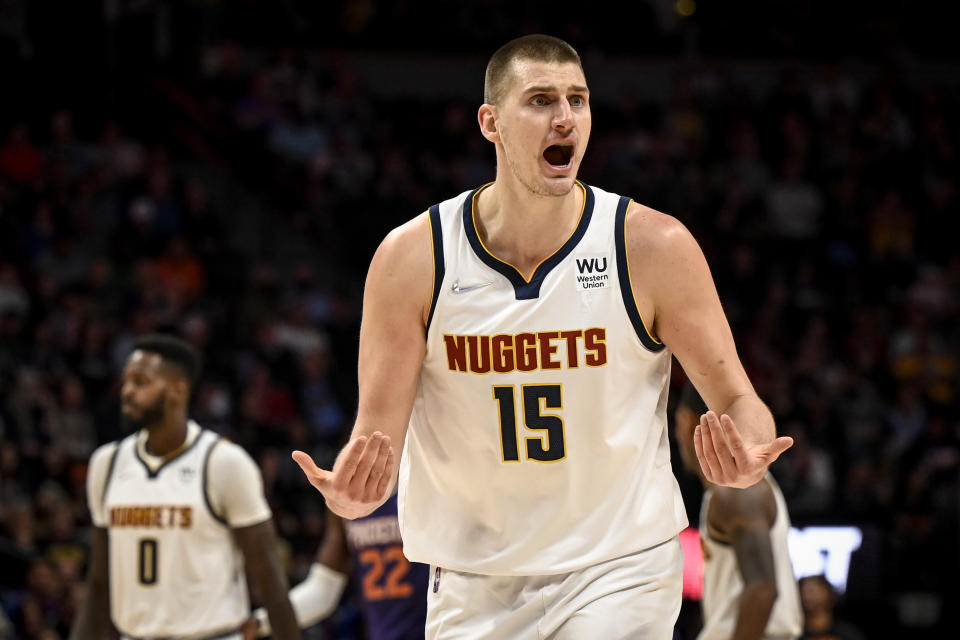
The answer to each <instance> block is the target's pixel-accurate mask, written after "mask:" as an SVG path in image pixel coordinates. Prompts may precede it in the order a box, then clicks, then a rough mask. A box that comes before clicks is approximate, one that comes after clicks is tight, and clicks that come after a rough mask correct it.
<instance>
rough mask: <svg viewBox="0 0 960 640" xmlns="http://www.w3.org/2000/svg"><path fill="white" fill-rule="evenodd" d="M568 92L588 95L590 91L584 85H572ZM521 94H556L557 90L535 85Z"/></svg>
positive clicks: (547, 86) (552, 87)
mask: <svg viewBox="0 0 960 640" xmlns="http://www.w3.org/2000/svg"><path fill="white" fill-rule="evenodd" d="M568 91H571V92H573V93H590V89H588V88H587V87H586V86H584V85H579V84H575V85H572V86H571V87H569V88H568ZM523 92H524V93H525V94H527V93H558V92H559V89H557V87H555V86H553V85H535V86H533V87H527V88H526V89H524V90H523Z"/></svg>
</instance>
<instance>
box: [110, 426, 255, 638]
mask: <svg viewBox="0 0 960 640" xmlns="http://www.w3.org/2000/svg"><path fill="white" fill-rule="evenodd" d="M219 439H220V437H219V436H218V435H217V434H215V433H213V432H211V431H206V430H200V431H199V432H198V433H196V435H195V437H193V438H192V439H190V438H188V440H187V443H186V447H185V449H184V450H183V451H182V452H181V453H180V454H179V455H177V456H175V457H173V458H172V459H170V460H168V461H167V462H165V463H164V464H162V465H161V466H160V467H159V468H157V469H156V470H151V469H150V466H149V465H148V463H147V462H146V461H145V459H144V456H143V454H142V452H141V451H140V450H139V448H138V443H137V434H133V435H130V436H128V437H127V438H124V439H123V440H121V441H120V443H119V444H118V445H117V449H116V453H115V454H114V458H113V460H112V462H111V468H110V471H109V476H108V479H107V485H106V488H105V490H104V493H103V513H104V516H105V518H106V525H107V531H108V535H109V553H110V563H109V564H110V587H111V588H110V611H111V615H112V618H113V622H114V624H115V625H116V627H117V629H118V630H120V631H121V633H123V634H125V635H129V636H134V637H139V638H171V637H203V636H208V635H213V634H216V633H220V632H224V631H228V630H232V629H236V628H237V627H239V626H240V624H241V623H242V622H243V621H244V620H245V619H246V618H247V617H248V616H249V613H250V604H249V598H248V595H247V584H246V578H245V575H244V564H243V556H242V553H241V552H240V550H239V548H238V547H237V545H236V544H235V543H234V540H233V536H232V533H231V530H230V528H229V527H228V526H227V524H226V523H225V522H224V521H222V520H220V519H219V518H218V516H216V515H215V514H214V513H213V512H212V510H211V508H210V505H209V502H208V499H207V493H206V482H207V462H208V460H209V456H210V452H211V451H212V450H213V448H214V447H215V446H216V445H217V442H218V440H219Z"/></svg>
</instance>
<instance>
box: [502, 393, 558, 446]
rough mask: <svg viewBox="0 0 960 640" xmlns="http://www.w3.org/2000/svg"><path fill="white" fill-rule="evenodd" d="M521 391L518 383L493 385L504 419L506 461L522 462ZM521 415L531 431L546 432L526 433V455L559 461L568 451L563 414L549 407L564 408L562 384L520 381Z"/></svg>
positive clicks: (503, 433)
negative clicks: (519, 421)
mask: <svg viewBox="0 0 960 640" xmlns="http://www.w3.org/2000/svg"><path fill="white" fill-rule="evenodd" d="M516 396H517V393H516V386H515V385H502V386H494V387H493V399H494V400H495V401H496V403H497V410H498V413H499V418H500V419H499V422H500V447H501V453H502V455H503V461H504V462H520V460H521V458H520V441H519V433H518V427H517V398H516ZM520 405H521V406H520V415H522V416H523V425H524V427H526V429H528V430H530V431H540V432H542V433H539V434H534V435H529V436H525V437H524V444H525V447H524V449H525V450H524V459H526V460H534V461H536V462H557V461H558V460H563V459H564V458H565V457H566V455H567V450H566V444H565V442H564V432H563V428H564V426H563V418H561V417H560V416H559V415H556V414H552V413H544V411H545V410H548V409H563V393H562V387H561V386H560V385H559V384H523V385H520Z"/></svg>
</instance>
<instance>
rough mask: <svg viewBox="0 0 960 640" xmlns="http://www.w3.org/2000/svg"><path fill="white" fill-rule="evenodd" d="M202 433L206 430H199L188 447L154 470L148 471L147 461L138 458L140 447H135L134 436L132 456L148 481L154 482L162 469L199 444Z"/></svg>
mask: <svg viewBox="0 0 960 640" xmlns="http://www.w3.org/2000/svg"><path fill="white" fill-rule="evenodd" d="M204 431H206V429H201V430H200V433H198V434H197V437H196V438H194V440H193V442H191V443H190V444H189V446H186V447H184V448H183V449H182V450H180V451H178V452H177V453H176V455H174V456H171V457H170V458H169V459H167V460H164V461H163V462H162V463H161V464H160V466H159V467H157V468H156V469H155V470H152V469H150V465H149V464H147V461H146V460H144V459H143V458H141V457H140V447H138V446H137V438H136V435H134V438H133V455H134V457H135V458H136V459H137V460H139V461H140V464H142V465H143V468H144V470H146V472H147V478H148V479H150V480H154V479H156V478H157V476H159V475H160V472H161V471H163V470H164V469H166V468H167V465H169V464H170V463H171V462H173V461H174V460H176V459H177V458H180V457H181V456H183V455H184V454H186V453H187V452H188V451H190V450H191V449H193V448H194V447H195V446H197V443H198V442H200V438H202V437H203V432H204Z"/></svg>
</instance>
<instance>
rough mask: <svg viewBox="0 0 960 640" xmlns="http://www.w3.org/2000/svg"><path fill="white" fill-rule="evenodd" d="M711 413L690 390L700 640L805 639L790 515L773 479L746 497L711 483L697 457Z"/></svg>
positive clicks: (680, 425) (679, 427)
mask: <svg viewBox="0 0 960 640" xmlns="http://www.w3.org/2000/svg"><path fill="white" fill-rule="evenodd" d="M706 411H707V408H706V406H705V405H704V404H703V400H702V399H701V398H700V396H698V395H697V393H696V391H695V390H694V389H693V387H691V386H690V385H687V386H686V388H684V390H683V393H682V394H681V396H680V399H679V401H678V403H677V408H676V409H675V411H674V420H675V422H674V431H675V433H676V436H677V441H678V443H679V445H680V457H681V458H682V460H683V463H684V466H685V467H686V468H687V469H688V470H689V471H691V472H693V473H696V474H697V475H698V476H699V477H700V480H701V481H702V482H703V486H704V495H703V504H702V506H701V508H700V543H701V546H702V548H703V600H702V610H703V629H702V631H701V632H700V635H698V636H697V638H698V640H761V639H766V640H779V639H783V640H787V639H791V640H792V639H796V638H799V637H800V635H801V633H802V632H803V610H802V608H801V606H800V590H799V588H798V586H797V579H796V577H795V576H794V574H793V565H792V563H791V561H790V551H789V548H788V547H787V534H788V533H789V530H790V515H789V513H788V512H787V504H786V501H785V500H784V498H783V493H782V492H781V491H780V487H778V486H777V483H776V481H774V479H773V476H771V475H770V474H767V476H766V478H765V479H764V480H763V481H761V482H758V483H757V484H755V485H753V486H752V487H748V488H746V489H733V488H730V487H718V486H716V485H713V484H711V483H710V482H708V481H707V480H706V479H705V478H704V477H703V473H702V472H701V470H700V465H699V464H698V463H697V458H696V453H695V452H694V450H693V437H692V436H693V430H694V429H695V428H696V426H697V425H698V424H700V416H701V415H703V414H704V413H706Z"/></svg>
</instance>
